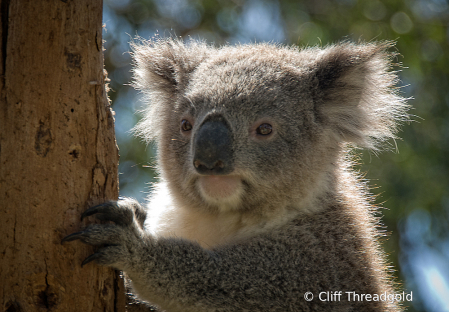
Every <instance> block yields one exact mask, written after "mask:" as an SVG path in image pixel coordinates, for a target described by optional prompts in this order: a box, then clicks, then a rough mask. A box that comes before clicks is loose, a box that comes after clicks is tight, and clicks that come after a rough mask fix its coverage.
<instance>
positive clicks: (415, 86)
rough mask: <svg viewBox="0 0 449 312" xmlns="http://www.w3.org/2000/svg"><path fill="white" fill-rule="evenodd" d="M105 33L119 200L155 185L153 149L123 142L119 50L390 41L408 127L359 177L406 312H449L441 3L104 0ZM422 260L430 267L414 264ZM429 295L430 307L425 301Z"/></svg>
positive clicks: (126, 101) (131, 117) (132, 97)
mask: <svg viewBox="0 0 449 312" xmlns="http://www.w3.org/2000/svg"><path fill="white" fill-rule="evenodd" d="M104 23H105V25H106V28H105V29H106V30H105V33H104V39H105V49H106V50H105V66H106V69H107V71H108V72H109V76H110V78H111V87H112V89H113V90H114V91H113V92H111V93H110V97H111V99H112V102H113V108H114V109H115V111H116V123H117V125H116V129H117V130H116V131H117V140H118V144H119V147H120V154H121V162H120V172H121V176H120V187H121V194H122V195H126V196H134V197H137V198H139V199H142V198H143V196H144V194H145V192H148V185H147V184H146V183H148V182H152V181H154V178H153V175H154V171H153V169H152V161H153V157H154V149H153V148H152V147H151V146H150V147H145V145H143V143H142V142H139V140H137V139H135V138H132V135H131V133H130V132H129V130H130V129H131V128H132V127H133V126H134V125H135V123H136V122H137V121H138V118H139V116H138V115H136V114H135V113H134V112H135V111H136V110H139V109H140V108H141V105H142V103H140V102H139V101H138V96H136V92H135V91H133V90H132V88H131V87H129V86H127V85H126V84H127V83H129V82H130V80H131V78H130V69H131V67H130V66H131V65H130V62H131V60H130V57H129V54H128V53H127V51H129V45H128V42H129V41H130V40H131V39H132V38H133V37H135V35H136V34H138V35H139V36H141V37H143V38H150V37H152V36H154V35H155V34H159V35H160V36H170V35H176V36H181V37H183V38H184V39H185V40H190V38H193V39H196V38H199V39H205V40H207V41H208V42H209V43H213V44H216V45H222V44H225V43H247V42H258V41H272V42H279V43H282V44H289V45H290V44H295V45H298V46H306V45H326V44H328V43H333V42H337V41H341V40H352V41H359V40H362V41H376V40H395V41H397V45H396V49H397V52H399V53H400V55H399V56H398V57H397V59H396V61H397V63H398V64H399V66H398V67H397V68H396V69H397V70H400V78H401V85H402V89H401V91H402V94H403V95H404V96H405V97H410V98H411V97H412V98H413V100H411V101H410V103H411V104H412V106H413V110H412V111H411V114H412V115H413V116H412V118H411V119H412V122H410V123H409V124H406V125H404V126H403V127H402V128H403V132H401V133H400V134H399V136H400V137H401V138H402V139H398V140H396V142H391V143H392V145H391V149H392V150H393V151H394V153H382V154H379V155H376V154H373V153H372V152H369V151H364V152H362V156H361V158H362V163H363V165H361V166H360V170H361V171H362V172H366V178H367V179H369V180H370V185H371V186H372V187H373V190H372V192H373V193H374V194H376V195H377V203H378V204H380V205H384V206H385V207H388V209H382V213H383V215H384V217H383V219H382V222H383V223H384V224H385V225H386V226H387V228H388V232H389V233H390V234H391V235H390V236H389V239H388V240H384V246H385V248H386V250H387V252H388V255H389V259H390V261H391V263H392V264H393V265H394V266H395V268H397V269H398V270H399V271H398V272H397V274H398V276H399V279H400V280H404V281H405V284H404V287H405V289H406V290H408V291H411V290H413V291H414V300H413V306H411V307H410V308H409V309H410V310H429V311H439V309H440V308H441V307H444V305H445V304H447V306H446V308H448V307H449V303H448V299H446V300H445V299H444V298H442V297H441V296H446V298H449V293H448V292H449V290H448V284H449V269H448V266H446V267H444V265H443V266H441V265H438V263H441V261H442V260H443V263H444V261H446V263H449V234H448V232H449V231H448V227H449V226H448V224H449V192H448V190H449V157H448V151H449V109H448V108H449V83H448V82H449V81H448V80H449V78H448V77H449V57H448V55H447V52H448V51H449V49H448V42H449V28H448V25H449V4H448V2H447V1H446V0H383V1H380V0H368V1H362V0H314V1H298V0H285V1H276V0H251V1H245V0H233V1H225V0H218V1H217V0H213V1H212V0H191V1H190V0H105V10H104ZM410 216H412V217H410ZM423 254H425V255H432V257H429V258H426V259H430V260H426V261H423V260H422V259H424V258H423V257H422V255H423ZM432 261H433V262H432ZM432 265H433V266H432ZM433 267H436V268H437V272H438V274H439V275H437V279H438V277H440V278H441V280H442V281H443V284H442V285H443V286H441V287H440V288H438V287H437V286H438V285H437V286H435V287H437V288H435V289H434V290H429V287H430V286H429V285H431V284H432V283H434V282H435V281H436V280H435V278H433V279H432V277H431V276H430V275H429V274H427V273H425V272H428V271H426V269H427V268H433ZM423 272H424V273H423ZM432 272H433V271H432ZM429 276H430V277H429ZM426 283H427V284H426ZM429 283H430V284H429ZM435 283H436V282H435ZM428 284H429V285H428ZM423 285H424V286H423ZM444 286H445V287H446V288H445V287H444ZM426 287H427V288H426ZM432 289H433V288H432ZM435 293H436V296H437V297H432V294H433V295H435ZM438 295H439V296H440V297H438ZM438 300H440V301H438Z"/></svg>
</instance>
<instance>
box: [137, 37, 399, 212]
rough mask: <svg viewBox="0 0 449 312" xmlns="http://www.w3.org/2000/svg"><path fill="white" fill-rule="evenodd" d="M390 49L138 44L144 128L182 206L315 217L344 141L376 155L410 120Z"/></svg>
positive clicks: (329, 189) (331, 182)
mask: <svg viewBox="0 0 449 312" xmlns="http://www.w3.org/2000/svg"><path fill="white" fill-rule="evenodd" d="M389 47H391V43H379V44H351V43H341V44H337V45H333V46H329V47H326V48H306V49H303V50H298V49H297V48H293V47H279V46H276V45H270V44H256V45H241V46H225V47H222V48H214V47H211V46H208V45H206V44H205V43H201V42H193V43H191V44H189V45H187V44H184V43H182V42H180V41H177V40H174V39H161V40H156V41H148V42H142V43H134V44H133V50H134V52H133V56H134V60H135V70H134V78H135V82H134V85H135V86H136V88H138V89H139V90H141V91H142V92H143V93H144V94H145V95H146V96H147V99H148V109H147V110H146V112H145V116H144V118H143V120H142V121H141V123H140V124H139V125H138V126H137V127H136V129H137V131H138V132H139V133H140V134H141V135H142V136H143V137H145V138H146V139H147V140H149V141H152V140H154V141H156V142H157V146H158V162H159V166H160V167H161V168H160V173H161V176H162V178H163V179H164V180H165V181H167V182H168V185H169V188H170V191H171V192H172V194H173V195H174V196H175V198H177V200H178V201H179V202H182V203H184V204H186V205H189V206H192V207H196V208H197V209H207V210H208V211H236V210H237V211H241V212H245V211H251V212H263V211H275V210H276V209H278V207H284V208H285V209H303V210H310V209H313V208H311V207H312V206H313V202H314V201H316V200H317V199H319V198H323V197H325V196H326V194H332V193H333V192H334V189H335V186H334V184H335V176H334V172H335V166H336V163H337V160H338V158H339V156H340V154H341V151H342V146H343V145H344V144H345V143H352V144H354V145H359V146H364V147H369V148H377V146H378V143H379V142H382V141H385V140H386V139H389V138H391V137H394V133H395V131H396V122H397V120H399V119H403V118H405V110H406V105H405V103H404V101H403V99H402V98H401V97H399V96H398V95H397V94H396V93H395V91H394V89H393V86H394V85H395V83H396V80H397V76H396V74H395V73H394V72H391V71H389V69H390V59H391V54H390V53H388V52H387V48H389Z"/></svg>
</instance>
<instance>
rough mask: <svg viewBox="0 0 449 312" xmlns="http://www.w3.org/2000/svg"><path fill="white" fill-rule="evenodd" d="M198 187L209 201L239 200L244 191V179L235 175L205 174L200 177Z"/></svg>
mask: <svg viewBox="0 0 449 312" xmlns="http://www.w3.org/2000/svg"><path fill="white" fill-rule="evenodd" d="M198 187H199V190H200V193H201V195H202V196H203V198H204V199H206V200H207V201H212V202H222V201H226V202H229V201H234V200H237V201H238V200H239V198H240V195H241V193H242V180H241V178H240V177H238V176H235V175H205V176H201V177H200V178H199V179H198Z"/></svg>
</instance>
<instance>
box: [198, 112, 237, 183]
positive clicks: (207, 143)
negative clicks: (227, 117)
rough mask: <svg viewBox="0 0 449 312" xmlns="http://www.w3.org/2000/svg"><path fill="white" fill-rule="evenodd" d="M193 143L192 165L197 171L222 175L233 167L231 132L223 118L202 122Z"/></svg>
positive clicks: (229, 171)
mask: <svg viewBox="0 0 449 312" xmlns="http://www.w3.org/2000/svg"><path fill="white" fill-rule="evenodd" d="M193 144H194V145H193V147H194V154H193V155H194V157H193V165H194V166H195V168H196V171H197V172H198V173H200V174H205V175H223V174H228V173H231V172H232V170H233V169H234V159H233V158H234V153H233V150H232V133H231V131H230V130H229V128H228V126H227V125H226V123H225V121H224V120H223V118H216V119H211V120H208V121H206V122H205V123H203V124H202V125H201V127H200V128H199V130H198V132H197V133H196V135H195V138H194V143H193Z"/></svg>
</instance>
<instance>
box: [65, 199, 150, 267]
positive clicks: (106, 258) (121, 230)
mask: <svg viewBox="0 0 449 312" xmlns="http://www.w3.org/2000/svg"><path fill="white" fill-rule="evenodd" d="M92 215H95V217H96V218H97V219H98V220H101V221H112V222H113V223H108V224H92V225H89V226H88V227H86V228H85V229H84V230H82V231H80V232H77V233H73V234H70V235H68V236H66V237H64V238H63V239H62V241H61V244H62V243H65V242H70V241H74V240H80V241H81V242H83V243H85V244H87V245H91V246H98V247H99V249H98V250H97V251H96V252H95V253H94V254H92V255H90V256H89V257H87V258H86V259H85V260H84V261H83V262H82V264H81V266H84V265H85V264H87V263H89V262H91V261H95V262H96V263H98V264H100V265H104V266H111V267H114V268H116V269H119V270H128V269H131V268H132V266H133V263H134V262H135V261H133V258H134V257H136V256H137V255H138V254H139V251H141V250H142V249H144V248H143V246H142V245H143V244H144V243H145V241H146V240H147V239H148V238H147V237H148V234H146V233H145V231H144V229H143V224H144V222H145V218H146V212H145V210H144V209H143V208H142V207H141V206H140V204H139V203H138V202H137V201H135V200H133V199H122V200H119V201H117V202H115V201H110V202H106V203H103V204H100V205H98V206H94V207H91V208H89V209H87V210H86V211H85V212H84V213H83V214H82V215H81V220H83V219H84V218H85V217H88V216H92Z"/></svg>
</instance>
